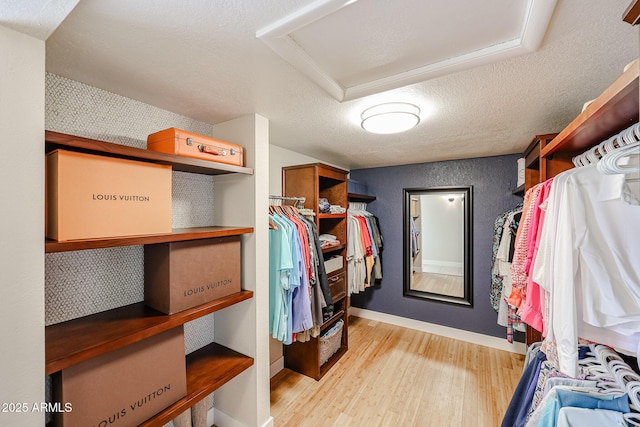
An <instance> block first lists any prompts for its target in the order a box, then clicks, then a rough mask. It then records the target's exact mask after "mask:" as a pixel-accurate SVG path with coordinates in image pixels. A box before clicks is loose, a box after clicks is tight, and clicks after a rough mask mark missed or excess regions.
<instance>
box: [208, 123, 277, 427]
mask: <svg viewBox="0 0 640 427" xmlns="http://www.w3.org/2000/svg"><path fill="white" fill-rule="evenodd" d="M213 134H214V136H215V137H217V138H221V139H223V140H227V141H234V142H236V143H238V144H240V145H242V146H244V147H245V148H246V149H247V150H246V153H247V155H246V158H245V161H246V166H247V167H250V168H253V170H254V173H253V175H240V174H230V175H219V176H217V177H216V178H215V191H216V203H215V206H214V216H215V219H216V224H217V225H229V226H230V225H235V226H247V225H250V226H251V225H252V226H254V227H255V229H254V232H253V233H251V234H247V235H244V236H243V237H242V288H243V289H245V290H250V291H253V293H254V294H253V298H252V299H250V300H248V301H243V302H241V303H239V304H236V305H233V306H231V307H228V308H226V309H224V310H221V311H219V312H216V313H215V323H216V329H215V338H216V342H218V343H220V344H222V345H225V346H227V347H229V348H232V349H234V350H236V351H239V352H241V353H243V354H246V355H248V356H251V357H253V358H254V364H253V366H252V367H251V368H249V369H247V370H246V371H244V372H243V373H242V374H240V375H239V376H237V377H236V378H234V379H233V380H231V381H230V382H229V383H227V384H225V385H224V386H223V387H222V388H220V389H219V390H218V391H216V394H215V402H216V404H215V411H216V412H215V419H214V421H215V423H216V425H218V426H220V427H231V426H236V425H238V426H239V425H245V426H269V425H273V419H272V418H271V416H270V399H269V396H270V392H269V363H268V350H267V348H268V347H267V342H268V337H267V336H268V329H269V327H268V325H269V278H268V270H269V231H268V230H269V220H268V203H269V202H268V197H267V196H268V194H267V191H268V189H269V186H268V177H269V170H268V168H269V121H268V120H267V119H266V118H264V117H262V116H259V115H257V114H254V115H248V116H244V117H240V118H238V119H235V120H231V121H228V122H224V123H220V124H217V125H215V126H214V127H213Z"/></svg>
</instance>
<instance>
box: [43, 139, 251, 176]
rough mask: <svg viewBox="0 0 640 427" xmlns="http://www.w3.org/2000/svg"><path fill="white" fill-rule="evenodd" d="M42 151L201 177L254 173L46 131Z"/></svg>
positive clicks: (229, 166) (243, 169)
mask: <svg viewBox="0 0 640 427" xmlns="http://www.w3.org/2000/svg"><path fill="white" fill-rule="evenodd" d="M44 140H45V151H46V152H47V153H48V152H49V151H53V150H56V149H64V150H69V151H79V152H82V153H89V154H99V155H102V156H108V157H117V158H121V159H129V160H138V161H143V162H150V163H156V164H160V165H169V166H171V168H172V169H173V170H176V171H181V172H191V173H198V174H202V175H223V174H230V173H242V174H247V175H252V174H253V169H251V168H245V167H241V166H234V165H227V164H224V163H216V162H212V161H207V160H200V159H194V158H190V157H183V156H176V155H175V154H166V153H160V152H157V151H150V150H144V149H142V148H135V147H128V146H126V145H121V144H113V143H111V142H105V141H99V140H96V139H90V138H83V137H80V136H75V135H67V134H64V133H59V132H53V131H49V130H48V131H45V136H44Z"/></svg>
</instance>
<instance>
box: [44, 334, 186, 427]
mask: <svg viewBox="0 0 640 427" xmlns="http://www.w3.org/2000/svg"><path fill="white" fill-rule="evenodd" d="M53 386H54V400H55V401H56V402H60V407H61V408H68V409H69V410H68V411H67V412H59V413H56V414H55V416H54V421H55V423H56V425H57V426H58V427H60V426H63V427H76V426H81V427H86V426H102V425H108V426H112V427H119V426H120V427H130V426H136V425H138V424H140V423H141V422H143V421H145V420H147V419H149V418H151V417H152V416H153V415H155V414H157V413H158V412H160V411H161V410H163V409H164V408H166V407H168V406H169V405H172V404H173V403H175V402H177V401H178V400H180V399H182V398H183V397H185V396H186V395H187V376H186V363H185V355H184V332H183V328H182V327H181V326H180V327H177V328H173V329H170V330H168V331H166V332H163V333H161V334H159V335H155V336H153V337H150V338H147V339H145V340H142V341H139V342H136V343H134V344H130V345H128V346H126V347H123V348H120V349H118V350H115V351H112V352H110V353H106V354H103V355H101V356H98V357H96V358H93V359H90V360H88V361H86V362H82V363H80V364H78V365H75V366H72V367H70V368H67V369H63V370H62V371H60V372H58V373H56V374H54V375H53ZM65 405H66V406H65Z"/></svg>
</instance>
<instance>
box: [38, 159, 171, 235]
mask: <svg viewBox="0 0 640 427" xmlns="http://www.w3.org/2000/svg"><path fill="white" fill-rule="evenodd" d="M46 176H47V186H46V236H47V237H49V238H50V239H55V240H58V241H66V240H78V239H99V238H105V237H119V236H136V235H144V234H164V233H171V167H170V166H166V165H157V164H153V163H147V162H139V161H133V160H126V159H119V158H113V157H107V156H98V155H93V154H85V153H77V152H73V151H65V150H55V151H52V152H50V153H48V154H47V162H46Z"/></svg>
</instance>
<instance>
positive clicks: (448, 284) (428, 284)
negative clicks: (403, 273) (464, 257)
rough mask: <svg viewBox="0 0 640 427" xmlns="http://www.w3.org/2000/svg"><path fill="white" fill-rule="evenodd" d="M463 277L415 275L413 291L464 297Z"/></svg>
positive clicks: (431, 274)
mask: <svg viewBox="0 0 640 427" xmlns="http://www.w3.org/2000/svg"><path fill="white" fill-rule="evenodd" d="M462 279H463V277H462V276H461V275H458V276H454V275H450V274H440V273H419V272H415V273H413V280H412V282H411V289H413V290H416V291H425V292H432V293H436V294H442V295H450V296H452V297H463V296H464V281H463V280H462Z"/></svg>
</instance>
